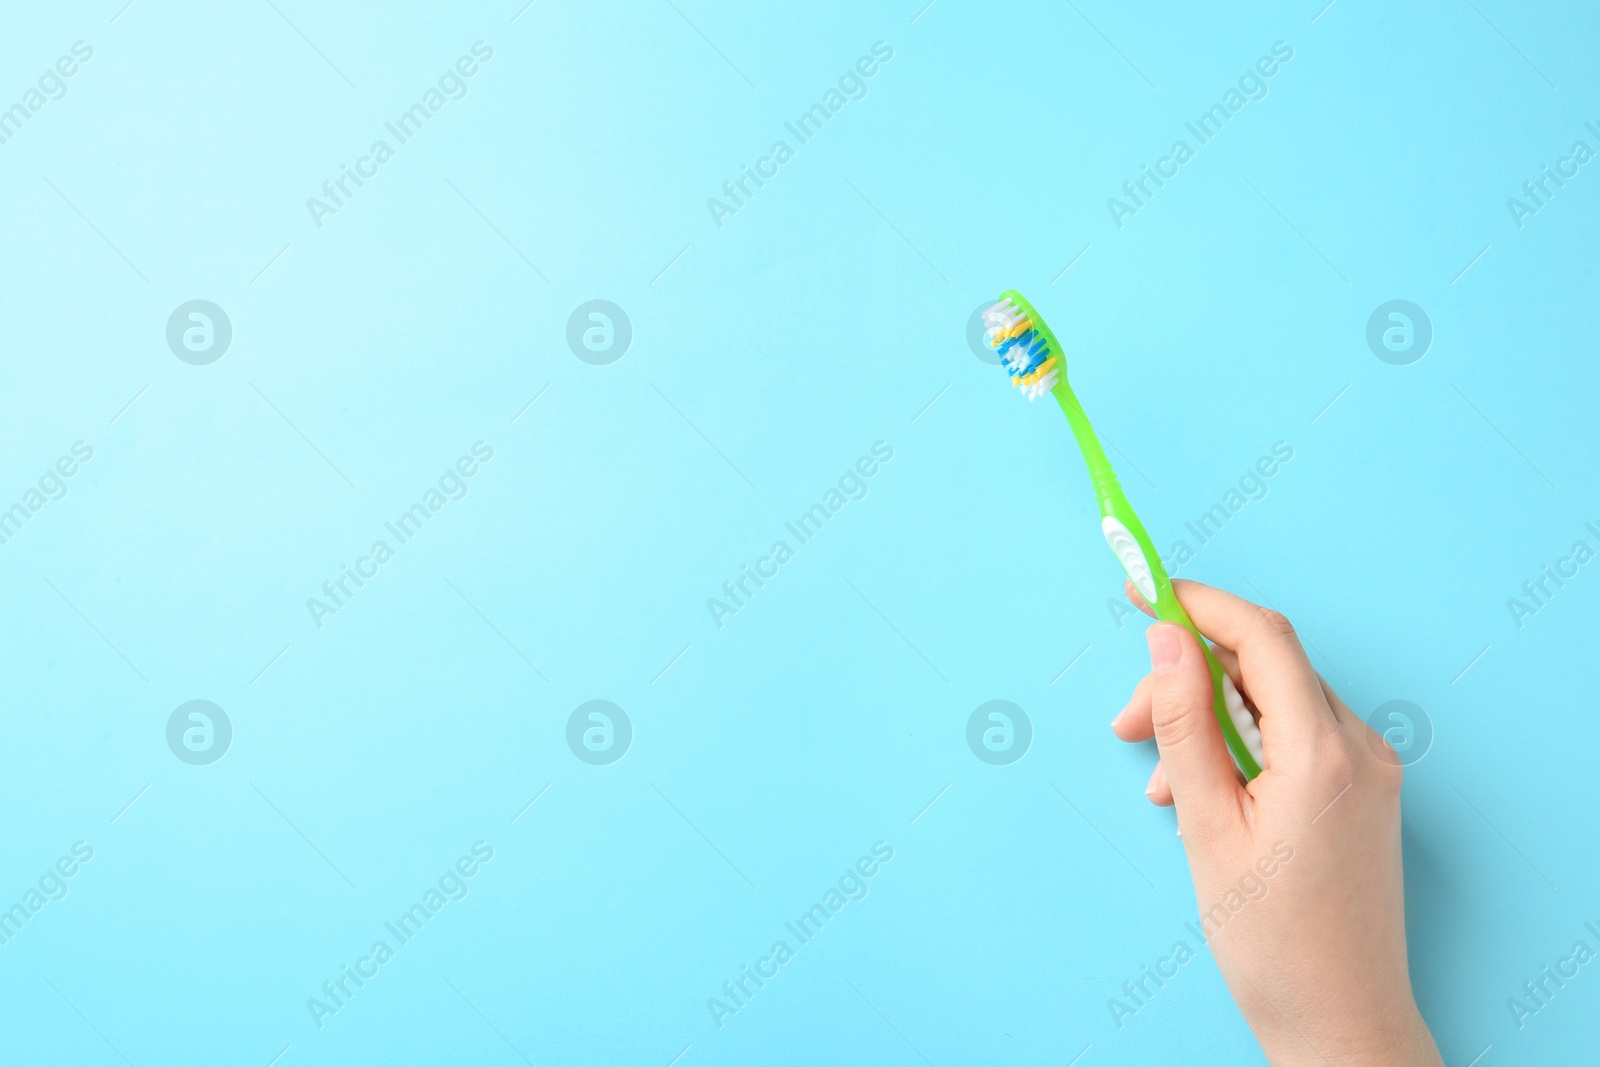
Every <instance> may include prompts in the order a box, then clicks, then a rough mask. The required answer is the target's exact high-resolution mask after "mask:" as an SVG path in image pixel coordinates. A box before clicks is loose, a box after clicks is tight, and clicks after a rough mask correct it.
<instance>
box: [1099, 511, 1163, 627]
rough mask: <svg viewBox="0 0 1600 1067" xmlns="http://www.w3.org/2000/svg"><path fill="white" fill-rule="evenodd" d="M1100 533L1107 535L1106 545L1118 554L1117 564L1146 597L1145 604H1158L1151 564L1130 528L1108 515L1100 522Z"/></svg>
mask: <svg viewBox="0 0 1600 1067" xmlns="http://www.w3.org/2000/svg"><path fill="white" fill-rule="evenodd" d="M1100 532H1101V533H1103V534H1104V535H1105V538H1106V544H1108V545H1110V546H1111V551H1113V552H1115V553H1116V554H1117V562H1118V563H1121V564H1122V569H1123V570H1125V571H1127V572H1128V577H1129V578H1130V579H1132V581H1133V586H1134V588H1135V589H1137V590H1139V595H1140V596H1142V597H1144V600H1145V603H1146V604H1149V605H1150V606H1151V607H1154V606H1155V603H1156V580H1155V578H1154V576H1152V575H1151V573H1150V564H1148V563H1146V562H1145V558H1144V553H1143V552H1141V551H1139V542H1138V541H1135V540H1134V538H1133V534H1131V533H1129V532H1128V528H1127V527H1126V526H1124V525H1122V523H1120V522H1118V521H1117V520H1116V519H1115V518H1113V517H1112V516H1110V515H1107V516H1106V517H1105V518H1103V519H1101V520H1100Z"/></svg>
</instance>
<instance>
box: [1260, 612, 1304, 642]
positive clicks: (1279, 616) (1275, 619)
mask: <svg viewBox="0 0 1600 1067" xmlns="http://www.w3.org/2000/svg"><path fill="white" fill-rule="evenodd" d="M1256 612H1257V614H1256V625H1257V626H1258V627H1259V628H1260V629H1261V631H1262V632H1263V633H1266V634H1270V635H1272V636H1273V637H1294V636H1295V632H1294V623H1292V622H1290V621H1289V617H1288V616H1287V615H1285V614H1284V613H1283V612H1281V611H1278V610H1277V609H1275V608H1257V609H1256Z"/></svg>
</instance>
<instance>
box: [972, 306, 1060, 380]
mask: <svg viewBox="0 0 1600 1067" xmlns="http://www.w3.org/2000/svg"><path fill="white" fill-rule="evenodd" d="M983 323H984V327H985V329H984V337H985V339H986V340H987V341H988V343H989V347H990V348H993V349H994V350H995V352H996V354H998V355H999V357H1000V365H1001V366H1002V367H1004V368H1005V370H1006V373H1007V374H1009V375H1011V384H1012V385H1015V386H1016V387H1017V388H1019V389H1021V390H1022V395H1023V396H1026V397H1027V398H1028V399H1029V400H1037V399H1039V398H1040V397H1041V396H1043V395H1044V394H1046V393H1048V392H1049V391H1050V390H1051V389H1053V388H1055V384H1056V382H1057V381H1059V380H1060V379H1061V356H1060V354H1059V353H1056V352H1052V351H1051V350H1050V343H1049V342H1048V341H1046V340H1045V336H1044V334H1043V333H1041V332H1040V331H1039V330H1037V329H1036V328H1035V327H1034V323H1033V320H1032V319H1031V318H1029V316H1028V313H1027V312H1026V311H1024V310H1023V309H1022V308H1020V307H1018V306H1017V305H1016V304H1013V303H1012V302H1011V300H1010V298H1009V297H1002V298H1001V300H1000V302H999V303H998V304H995V305H994V306H993V307H991V308H989V309H988V310H987V311H985V312H984V313H983Z"/></svg>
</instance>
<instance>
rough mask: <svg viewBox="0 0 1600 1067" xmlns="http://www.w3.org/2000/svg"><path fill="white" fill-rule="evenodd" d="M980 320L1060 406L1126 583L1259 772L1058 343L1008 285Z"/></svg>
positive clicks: (1234, 709) (1009, 360)
mask: <svg viewBox="0 0 1600 1067" xmlns="http://www.w3.org/2000/svg"><path fill="white" fill-rule="evenodd" d="M983 321H984V325H985V326H986V327H987V329H986V330H985V336H986V337H987V339H988V342H989V345H990V346H991V347H992V348H994V349H995V351H996V352H997V353H998V354H999V356H1000V362H1001V365H1002V366H1004V367H1005V369H1006V370H1007V371H1008V372H1009V373H1010V374H1011V381H1012V383H1013V384H1014V385H1016V386H1017V387H1018V388H1020V389H1021V390H1022V392H1023V395H1024V396H1026V397H1027V398H1028V399H1029V400H1030V401H1033V400H1037V399H1039V397H1041V396H1043V395H1044V394H1045V393H1051V394H1053V395H1054V396H1055V398H1056V402H1057V403H1058V404H1060V405H1061V410H1062V412H1063V413H1065V415H1066V416H1067V424H1068V425H1069V426H1071V427H1072V436H1073V437H1074V438H1076V439H1077V442H1078V450H1079V451H1080V452H1082V453H1083V461H1084V463H1085V464H1086V465H1087V466H1088V468H1089V482H1090V484H1091V485H1092V486H1093V488H1094V496H1095V500H1096V501H1097V502H1098V503H1099V505H1100V532H1101V534H1102V535H1104V537H1105V539H1106V543H1107V544H1108V545H1110V546H1111V551H1112V552H1113V553H1114V554H1115V555H1116V557H1117V562H1118V563H1120V564H1122V569H1123V570H1124V571H1126V572H1127V575H1128V578H1129V580H1131V581H1132V582H1133V585H1134V588H1136V589H1138V590H1139V595H1140V596H1142V597H1144V599H1145V603H1147V604H1149V605H1150V606H1151V608H1153V609H1154V610H1155V613H1156V617H1157V618H1158V619H1161V620H1162V621H1163V622H1174V623H1177V624H1178V625H1180V626H1182V627H1184V628H1185V629H1187V630H1188V631H1189V632H1190V633H1192V634H1194V635H1195V639H1196V640H1198V641H1199V642H1200V648H1201V650H1202V651H1203V652H1205V656H1206V666H1207V667H1208V668H1209V669H1210V671H1211V693H1212V710H1213V711H1214V712H1215V714H1216V716H1217V724H1218V725H1219V726H1221V727H1222V736H1223V739H1224V740H1226V741H1227V743H1228V751H1230V752H1231V753H1233V759H1234V762H1235V763H1236V764H1238V766H1239V770H1240V771H1241V772H1242V773H1243V774H1244V776H1245V779H1246V780H1249V779H1252V778H1254V777H1256V776H1257V775H1258V774H1260V773H1261V730H1260V728H1259V727H1258V726H1257V725H1256V722H1255V719H1254V718H1253V717H1251V715H1250V711H1249V709H1248V708H1246V707H1245V704H1244V698H1243V697H1241V696H1240V695H1239V690H1238V689H1237V688H1235V686H1234V684H1233V679H1232V678H1229V677H1228V675H1227V672H1225V671H1224V670H1223V669H1222V666H1221V664H1219V663H1218V662H1217V658H1216V656H1214V655H1212V654H1211V648H1210V646H1209V645H1208V644H1207V643H1206V639H1205V638H1204V637H1202V636H1200V631H1199V630H1196V629H1195V626H1194V623H1193V622H1191V621H1190V619H1189V615H1188V613H1187V612H1186V611H1184V610H1183V605H1182V604H1179V603H1178V598H1177V596H1176V595H1175V594H1174V593H1173V591H1172V582H1171V581H1170V580H1169V579H1168V578H1167V571H1166V568H1165V567H1163V566H1162V565H1161V557H1160V556H1159V555H1157V553H1156V550H1155V545H1153V544H1152V543H1151V541H1150V535H1149V534H1147V533H1145V530H1144V524H1143V523H1141V522H1140V521H1139V516H1138V515H1137V514H1135V513H1134V510H1133V505H1132V504H1130V503H1128V498H1127V496H1126V495H1125V494H1124V493H1123V492H1122V486H1121V485H1119V484H1118V483H1117V475H1116V472H1115V471H1113V470H1112V469H1111V461H1110V460H1109V459H1107V458H1106V453H1105V450H1104V449H1103V448H1101V447H1100V439H1099V437H1097V436H1096V435H1095V432H1094V426H1093V425H1091V424H1090V422H1089V416H1088V415H1086V414H1085V413H1084V410H1083V405H1082V404H1080V403H1079V402H1078V398H1077V396H1076V395H1074V394H1073V392H1072V388H1071V387H1070V386H1069V385H1068V384H1067V375H1066V358H1065V356H1064V355H1063V354H1062V349H1061V343H1060V342H1059V341H1057V340H1056V335H1055V334H1053V333H1051V332H1050V327H1049V326H1047V325H1045V321H1044V319H1043V318H1041V317H1040V315H1039V313H1038V312H1037V311H1035V310H1034V309H1033V305H1032V304H1030V303H1028V301H1027V300H1026V299H1024V298H1023V296H1022V294H1021V293H1019V292H1017V291H1016V290H1015V289H1007V290H1006V291H1005V292H1003V293H1001V294H1000V301H999V303H997V304H995V305H994V306H992V307H990V308H989V309H988V310H986V311H985V312H984V313H983Z"/></svg>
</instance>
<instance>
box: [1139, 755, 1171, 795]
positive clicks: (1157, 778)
mask: <svg viewBox="0 0 1600 1067" xmlns="http://www.w3.org/2000/svg"><path fill="white" fill-rule="evenodd" d="M1166 782H1167V772H1166V771H1165V770H1164V769H1163V768H1162V766H1161V764H1159V763H1158V764H1156V769H1155V770H1154V771H1153V772H1152V773H1151V775H1150V784H1149V785H1147V786H1145V787H1144V795H1145V796H1147V797H1153V796H1155V795H1156V790H1157V789H1160V788H1161V787H1162V786H1163V785H1165V784H1166Z"/></svg>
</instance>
